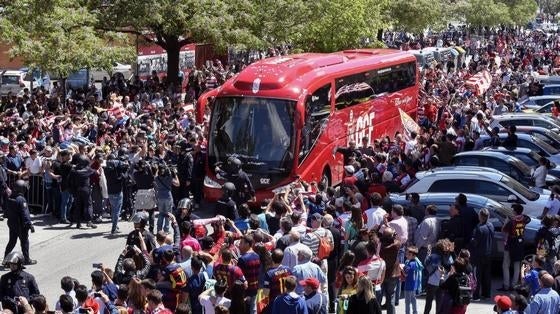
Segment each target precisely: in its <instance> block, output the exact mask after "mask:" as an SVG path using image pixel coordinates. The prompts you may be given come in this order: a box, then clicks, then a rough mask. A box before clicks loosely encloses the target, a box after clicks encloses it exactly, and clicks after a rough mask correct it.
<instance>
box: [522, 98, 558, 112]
mask: <svg viewBox="0 0 560 314" xmlns="http://www.w3.org/2000/svg"><path fill="white" fill-rule="evenodd" d="M557 99H558V100H560V95H546V96H531V97H527V98H525V99H523V100H521V101H519V102H518V103H517V106H518V107H519V108H520V109H521V110H528V109H532V110H536V109H538V108H540V107H541V106H543V105H546V104H547V103H549V102H552V101H554V100H557Z"/></svg>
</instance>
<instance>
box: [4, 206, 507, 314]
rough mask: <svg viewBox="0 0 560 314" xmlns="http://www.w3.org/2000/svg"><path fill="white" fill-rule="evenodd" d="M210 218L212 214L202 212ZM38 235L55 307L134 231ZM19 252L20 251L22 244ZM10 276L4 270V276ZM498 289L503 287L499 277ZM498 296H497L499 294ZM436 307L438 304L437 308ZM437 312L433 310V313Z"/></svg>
mask: <svg viewBox="0 0 560 314" xmlns="http://www.w3.org/2000/svg"><path fill="white" fill-rule="evenodd" d="M202 216H208V213H206V215H205V213H202ZM33 220H34V224H35V226H36V228H35V229H36V232H35V233H33V234H31V235H30V241H31V249H30V252H31V257H32V258H33V259H36V260H37V261H38V263H37V264H36V265H32V266H28V267H27V268H28V269H27V271H28V272H30V273H31V274H33V275H34V276H35V279H36V280H37V283H38V285H39V289H40V291H41V293H42V294H43V295H44V296H45V297H46V298H47V301H48V303H49V306H50V307H51V308H54V304H55V303H56V300H57V299H58V297H59V296H60V295H61V294H62V289H60V279H61V278H62V277H64V276H71V277H74V278H76V279H78V280H79V281H80V283H82V284H85V285H86V286H88V287H90V286H91V279H90V274H91V272H92V271H93V270H94V268H93V267H92V264H93V263H103V264H104V265H107V266H108V267H111V268H114V265H115V262H116V259H117V257H118V255H119V253H120V252H121V251H122V250H123V249H124V247H125V241H126V235H127V234H128V232H130V231H132V223H129V222H119V227H120V229H121V231H122V233H120V234H118V235H115V236H112V235H111V234H110V230H111V224H110V222H109V220H108V219H104V221H105V222H104V223H102V224H99V225H98V228H97V229H85V230H78V229H76V228H75V227H74V228H67V227H66V225H60V224H56V220H55V219H52V218H50V216H49V215H38V216H34V217H33ZM0 230H1V231H0V245H2V247H0V249H1V250H4V247H5V245H6V243H7V242H8V232H7V231H8V230H7V226H6V221H3V222H0ZM16 250H20V246H19V242H18V244H17V246H16ZM4 273H6V270H5V269H1V268H0V274H4ZM493 284H494V287H495V288H497V287H499V286H500V285H501V284H500V282H499V280H498V279H497V278H496V279H495V280H494V283H493ZM494 294H497V292H495V293H494ZM490 301H491V300H488V301H487V302H476V303H473V304H471V305H469V308H468V310H467V313H492V307H493V305H492V303H491V302H490ZM434 306H435V305H434ZM423 309H424V300H423V298H422V297H420V298H418V311H419V313H422V312H423ZM434 311H435V310H434V309H433V310H432V312H434ZM396 313H405V308H404V299H401V302H400V305H399V306H398V307H397V308H396Z"/></svg>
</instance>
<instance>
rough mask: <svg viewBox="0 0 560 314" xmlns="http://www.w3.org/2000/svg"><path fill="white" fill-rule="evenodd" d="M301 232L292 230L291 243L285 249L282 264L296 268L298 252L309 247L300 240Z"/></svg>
mask: <svg viewBox="0 0 560 314" xmlns="http://www.w3.org/2000/svg"><path fill="white" fill-rule="evenodd" d="M299 239H300V234H299V232H298V231H296V230H292V231H290V245H288V247H287V248H286V250H284V258H283V259H282V265H284V266H286V267H290V269H292V268H294V266H296V265H297V264H298V253H299V251H301V250H304V249H309V248H308V247H307V246H305V245H303V244H302V243H301V242H299Z"/></svg>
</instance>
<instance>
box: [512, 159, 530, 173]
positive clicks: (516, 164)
mask: <svg viewBox="0 0 560 314" xmlns="http://www.w3.org/2000/svg"><path fill="white" fill-rule="evenodd" d="M512 159H513V158H512ZM511 164H512V165H513V166H514V167H515V168H517V169H519V170H520V171H521V173H523V175H524V176H531V167H529V166H527V164H526V163H524V162H523V161H521V160H519V159H513V160H512V161H511Z"/></svg>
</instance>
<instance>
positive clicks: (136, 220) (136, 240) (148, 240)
mask: <svg viewBox="0 0 560 314" xmlns="http://www.w3.org/2000/svg"><path fill="white" fill-rule="evenodd" d="M148 218H149V217H148V213H146V212H144V211H139V212H136V213H135V214H134V215H132V217H131V218H130V220H131V221H132V223H133V224H134V230H132V231H131V232H130V233H129V234H128V237H127V238H126V244H127V245H136V246H137V247H141V246H140V241H141V240H144V242H145V244H146V249H147V251H148V252H151V251H152V250H153V249H155V248H156V239H155V237H154V235H153V234H152V233H151V232H150V231H148V230H146V224H147V223H148ZM140 238H142V239H140Z"/></svg>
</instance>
